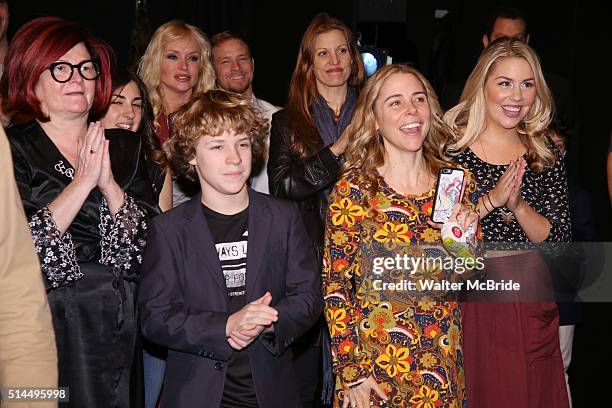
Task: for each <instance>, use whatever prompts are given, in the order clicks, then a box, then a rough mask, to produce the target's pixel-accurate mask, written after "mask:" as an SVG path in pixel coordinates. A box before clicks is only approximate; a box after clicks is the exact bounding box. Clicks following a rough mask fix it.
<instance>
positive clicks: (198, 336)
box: [139, 189, 323, 408]
mask: <svg viewBox="0 0 612 408" xmlns="http://www.w3.org/2000/svg"><path fill="white" fill-rule="evenodd" d="M200 200H201V198H200V195H198V196H196V197H195V198H193V199H192V200H191V201H189V202H187V203H184V204H183V205H181V206H179V207H176V208H175V209H173V210H171V211H168V212H167V213H164V214H161V215H159V216H157V217H155V218H154V219H153V221H152V223H151V224H152V225H151V227H150V231H149V234H148V238H147V247H146V250H145V253H144V257H143V264H142V282H141V284H140V290H139V303H140V308H141V323H142V331H143V333H144V335H145V337H146V338H147V339H149V340H150V341H152V342H154V343H157V344H160V345H162V346H165V347H167V348H168V350H169V351H168V360H167V366H166V382H165V385H164V391H163V395H162V406H166V407H175V408H188V407H198V408H202V407H215V408H216V407H218V406H219V404H220V401H221V397H222V393H223V385H224V381H225V373H226V363H227V361H228V360H229V358H230V356H231V353H232V348H231V347H230V346H229V344H228V342H227V338H226V335H225V327H226V322H227V317H228V316H229V314H228V309H227V290H226V288H225V281H224V278H223V273H222V271H221V266H220V263H219V258H218V256H217V252H216V250H215V246H214V243H213V239H212V236H211V233H210V230H209V228H208V225H207V222H206V217H205V216H204V213H203V211H202V205H201V201H200ZM248 228H249V236H248V247H247V250H248V255H247V272H246V301H247V303H248V302H251V301H253V300H255V299H257V298H259V297H261V296H263V295H264V293H265V292H266V291H269V292H270V293H271V294H272V305H271V306H272V307H274V308H275V309H277V310H278V314H279V319H278V322H277V323H276V325H275V339H268V338H264V336H260V337H259V338H258V339H256V340H255V341H254V342H253V343H251V345H250V346H249V348H248V353H249V358H250V362H251V369H252V373H253V383H254V384H255V389H256V393H257V398H258V401H259V404H260V406H261V407H262V408H268V407H269V408H273V407H278V408H281V407H282V408H287V407H299V406H300V401H299V392H298V389H297V385H296V381H295V374H294V368H293V356H292V352H291V348H290V347H289V346H290V345H291V343H292V342H293V341H294V339H297V338H298V337H299V336H300V335H301V334H302V333H304V332H305V331H306V330H307V329H308V328H310V327H311V326H312V325H313V324H314V323H315V321H316V320H317V319H318V318H319V316H320V314H321V311H322V308H323V298H322V295H321V288H320V266H319V264H318V262H317V257H316V256H315V253H314V249H313V248H312V244H311V243H310V240H309V239H308V235H307V233H306V230H305V227H304V223H303V221H302V217H301V216H300V213H299V211H298V208H297V206H296V204H294V203H291V202H289V201H284V200H279V199H276V198H272V197H269V196H267V195H264V194H260V193H258V192H255V191H254V190H251V189H249V220H248Z"/></svg>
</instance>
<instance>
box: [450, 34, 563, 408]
mask: <svg viewBox="0 0 612 408" xmlns="http://www.w3.org/2000/svg"><path fill="white" fill-rule="evenodd" d="M552 113H553V101H552V97H551V94H550V91H549V89H548V87H547V86H546V82H545V80H544V77H543V75H542V69H541V66H540V62H539V59H538V57H537V55H536V53H535V52H534V51H533V50H532V49H531V48H530V47H529V46H528V45H527V44H525V43H524V42H522V41H520V40H517V39H511V38H504V39H500V40H496V41H494V42H492V43H491V44H489V46H488V47H487V48H486V49H485V50H484V51H483V52H482V54H481V55H480V58H479V59H478V62H477V63H476V67H475V68H474V70H473V71H472V73H471V74H470V76H469V78H468V80H467V83H466V85H465V88H464V90H463V94H462V95H461V101H460V102H459V104H458V105H457V106H455V107H454V108H452V109H451V110H450V111H448V112H447V113H446V115H445V116H444V119H445V121H446V122H447V123H448V124H449V125H450V126H451V127H452V128H453V130H454V132H455V136H456V140H455V143H454V144H453V146H451V148H450V151H451V152H452V154H453V155H454V159H455V160H456V161H457V162H458V163H460V164H461V165H463V166H464V167H466V168H468V169H469V170H470V171H472V172H473V173H474V175H475V176H476V179H477V181H478V187H479V190H480V191H479V192H480V200H479V204H480V218H481V220H482V227H483V234H484V237H485V242H486V243H487V245H488V246H489V248H490V249H492V250H491V251H489V252H488V259H487V275H488V277H489V278H490V279H494V280H498V281H500V280H502V279H505V280H506V281H507V280H509V279H512V280H513V281H515V282H518V283H519V284H520V285H521V291H520V292H516V293H511V292H510V293H504V294H503V296H504V300H507V302H506V303H501V302H491V303H477V302H470V303H467V304H466V306H465V309H464V313H465V314H464V321H465V325H464V328H465V337H464V340H465V367H466V379H467V386H468V387H467V389H468V399H469V402H470V406H473V407H491V406H495V407H506V406H507V407H511V406H512V407H517V406H520V407H540V406H542V405H548V406H555V407H565V406H568V398H567V392H566V387H565V380H564V373H563V364H562V359H561V353H560V349H559V337H558V333H557V329H558V326H559V319H558V312H557V307H556V305H555V303H554V302H552V300H553V299H552V293H551V292H552V290H551V288H550V287H551V277H550V274H549V272H548V269H547V267H546V265H545V264H544V262H543V260H542V258H541V257H540V255H539V253H538V252H536V251H533V250H529V248H531V247H532V246H531V245H529V244H532V243H542V242H559V241H561V242H562V241H569V239H570V231H571V230H570V228H571V226H570V222H569V206H568V196H567V180H566V174H565V168H564V164H563V160H562V157H561V156H560V154H559V152H558V150H557V149H556V147H555V146H554V144H553V143H552V141H551V140H550V139H549V138H548V137H547V136H546V132H547V127H548V124H549V123H550V120H551V117H552ZM518 249H520V250H518ZM510 250H511V251H510ZM496 300H500V299H496ZM525 301H530V302H525ZM510 338H511V339H512V341H511V342H508V339H510ZM500 371H505V372H510V373H513V375H509V376H506V377H504V378H501V377H500V376H499V375H498V373H499V372H500Z"/></svg>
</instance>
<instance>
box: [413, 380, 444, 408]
mask: <svg viewBox="0 0 612 408" xmlns="http://www.w3.org/2000/svg"><path fill="white" fill-rule="evenodd" d="M439 396H440V395H439V393H438V391H436V390H432V389H431V388H429V387H428V386H426V385H422V386H421V388H419V390H418V391H417V394H416V395H415V396H413V397H412V398H410V402H411V403H413V404H414V405H413V407H414V408H436V407H438V406H439V405H441V404H440V401H438V398H439Z"/></svg>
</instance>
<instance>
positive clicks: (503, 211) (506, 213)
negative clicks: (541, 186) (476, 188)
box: [478, 138, 518, 225]
mask: <svg viewBox="0 0 612 408" xmlns="http://www.w3.org/2000/svg"><path fill="white" fill-rule="evenodd" d="M478 143H479V144H480V149H482V155H483V156H484V159H485V165H486V167H487V171H488V173H489V180H491V182H493V173H492V172H491V167H490V165H489V159H487V154H486V153H485V149H484V146H483V145H482V142H481V141H480V138H478ZM517 156H518V152H517ZM489 200H490V198H489ZM497 210H499V216H500V217H501V220H502V222H503V223H504V224H506V225H510V223H511V222H512V220H514V214H512V211H510V210H508V209H507V208H506V206H503V207H497Z"/></svg>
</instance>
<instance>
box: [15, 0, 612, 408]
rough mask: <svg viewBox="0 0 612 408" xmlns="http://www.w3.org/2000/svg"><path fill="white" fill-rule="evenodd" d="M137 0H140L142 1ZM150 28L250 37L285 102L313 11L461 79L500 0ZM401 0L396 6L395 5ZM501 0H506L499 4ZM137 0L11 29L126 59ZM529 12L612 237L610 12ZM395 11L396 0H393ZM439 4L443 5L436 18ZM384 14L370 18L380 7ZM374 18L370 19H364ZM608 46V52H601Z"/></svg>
mask: <svg viewBox="0 0 612 408" xmlns="http://www.w3.org/2000/svg"><path fill="white" fill-rule="evenodd" d="M141 1H142V0H141ZM147 3H148V21H149V29H150V30H151V32H152V31H153V30H155V28H157V27H158V26H159V25H160V24H162V23H163V22H166V21H168V20H170V19H172V18H181V19H183V20H185V21H187V22H189V23H191V24H194V25H196V26H198V27H200V28H201V29H202V30H203V31H205V32H206V33H207V34H208V35H209V36H212V35H213V34H215V33H217V32H219V31H222V30H226V29H230V30H234V31H237V32H240V33H241V34H242V35H243V36H244V37H245V38H246V39H247V41H248V42H249V43H250V45H251V48H252V50H253V53H254V56H255V60H256V75H255V83H254V88H255V93H256V94H257V95H258V96H259V97H262V98H264V99H267V100H269V101H270V102H273V103H275V104H277V105H284V104H285V102H286V95H287V90H288V83H289V81H290V78H291V74H292V71H293V67H294V64H295V59H296V55H297V48H298V45H299V41H300V39H301V36H302V34H303V31H304V29H305V28H306V26H307V25H308V22H309V21H310V19H311V18H312V17H313V16H314V15H315V14H316V13H317V12H320V11H327V12H329V13H331V14H333V15H335V16H336V17H338V18H340V19H341V20H343V21H344V22H345V23H346V24H347V25H348V26H349V27H351V28H352V29H353V30H354V31H355V32H357V31H359V32H361V33H362V43H363V44H364V45H365V44H371V45H378V46H381V47H385V48H387V49H389V51H390V54H391V55H392V56H393V57H394V60H395V61H401V62H412V63H413V64H415V65H416V66H417V67H418V68H419V69H421V70H422V71H423V72H424V73H426V74H427V75H428V77H429V79H430V80H431V81H432V82H433V83H434V84H435V85H436V86H437V87H441V86H442V85H443V84H444V82H445V81H449V80H456V79H461V78H465V77H466V76H467V74H468V73H469V71H470V70H471V68H472V67H473V64H474V62H475V60H476V58H477V56H478V54H479V52H480V51H481V48H482V46H481V42H480V37H481V36H482V26H481V22H482V19H483V17H484V16H485V15H486V13H487V12H488V11H489V10H490V9H491V8H492V7H494V6H495V5H497V4H498V3H499V1H487V0H472V1H469V0H455V1H453V0H433V1H427V2H425V1H421V2H411V1H407V0H404V1H402V0H333V1H332V0H327V1H325V0H309V1H271V0H256V1H250V0H215V1H213V0H174V1H164V0H147ZM398 3H403V11H402V12H399V13H398V12H397V9H393V11H392V12H390V13H387V15H386V16H385V11H388V10H390V9H391V8H392V7H398ZM504 3H505V4H508V2H504ZM135 4H136V3H135V0H104V1H95V2H84V1H83V0H80V1H74V0H62V1H55V2H53V1H28V0H9V5H10V9H11V20H10V26H9V36H11V35H12V34H13V33H14V32H15V31H16V30H17V29H18V28H19V26H20V25H21V24H23V23H24V22H26V21H28V20H31V19H33V18H35V17H38V16H41V15H57V16H61V17H65V18H68V19H72V20H76V21H79V22H81V23H82V24H84V25H86V26H88V27H89V28H90V29H91V30H92V31H93V32H94V33H96V34H97V35H98V36H99V37H101V38H103V39H104V40H106V41H107V42H108V43H109V44H111V45H112V46H113V48H114V49H115V51H116V53H117V58H118V61H119V62H120V63H122V64H127V63H128V61H130V47H129V45H130V35H131V32H132V29H133V27H134V23H133V22H134V10H135ZM514 4H515V5H518V6H520V7H521V8H523V9H524V10H525V11H528V13H529V17H530V27H529V31H530V34H531V42H530V44H531V45H532V46H533V47H534V48H535V49H536V51H538V53H539V55H540V57H541V59H542V62H543V66H544V69H545V70H546V71H547V72H551V73H553V74H557V75H560V76H562V77H565V78H566V79H567V81H568V83H569V85H570V88H569V92H570V96H569V100H570V101H571V104H572V105H573V108H574V111H575V118H576V122H577V125H576V129H577V131H578V132H577V134H576V138H575V140H574V141H573V146H572V149H573V150H574V156H575V158H574V160H573V163H574V168H575V169H576V170H577V171H578V174H579V178H580V180H581V182H582V184H583V185H584V186H585V187H586V188H587V190H588V191H589V192H590V194H591V196H592V198H593V209H592V210H593V213H594V215H595V219H596V222H597V228H598V232H599V235H600V240H605V241H612V228H611V221H612V217H611V212H610V204H609V201H608V197H607V186H606V179H605V159H606V155H607V148H608V142H609V136H610V130H611V127H612V115H610V108H611V107H612V105H611V103H610V95H612V81H610V79H609V76H610V73H611V72H612V69H611V68H612V66H611V64H610V62H609V56H610V55H609V54H610V51H611V49H612V48H611V39H612V38H611V31H612V30H611V27H610V14H609V13H607V12H602V11H601V10H600V8H599V7H601V5H600V4H598V3H595V2H584V1H580V0H569V1H568V2H564V3H560V2H558V1H542V2H535V1H517V2H515V3H514ZM399 6H400V9H401V6H402V4H400V5H399ZM436 10H448V12H449V13H448V14H447V15H446V17H445V18H436ZM381 13H382V15H383V16H382V17H376V15H380V14H381ZM371 20H376V21H371ZM606 54H608V55H606ZM610 309H611V308H610V305H609V304H588V305H585V325H584V326H583V327H582V328H579V330H578V332H577V335H576V348H575V351H574V363H573V367H572V385H573V387H574V393H575V395H574V396H575V399H576V405H575V406H577V407H581V406H586V405H587V403H599V404H597V405H600V404H601V403H602V402H603V398H604V397H603V395H604V393H603V392H602V390H605V389H608V387H609V384H607V380H608V378H609V377H610V376H609V375H608V372H609V369H610V366H611V363H612V361H611V359H610V353H609V351H608V350H606V348H605V346H604V344H605V343H606V342H607V341H608V339H609V337H610V334H612V333H611V330H612V329H611V326H612V325H610V317H609V316H610V311H611V310H610Z"/></svg>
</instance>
